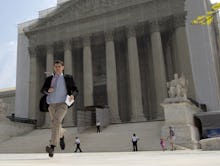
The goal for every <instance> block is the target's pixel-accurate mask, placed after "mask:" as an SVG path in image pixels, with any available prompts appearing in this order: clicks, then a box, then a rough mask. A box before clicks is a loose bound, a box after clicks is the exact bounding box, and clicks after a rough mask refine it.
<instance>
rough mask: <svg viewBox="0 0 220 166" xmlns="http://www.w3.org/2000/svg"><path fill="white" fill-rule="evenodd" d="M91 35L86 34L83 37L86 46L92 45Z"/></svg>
mask: <svg viewBox="0 0 220 166" xmlns="http://www.w3.org/2000/svg"><path fill="white" fill-rule="evenodd" d="M90 36H91V35H85V36H83V37H82V38H83V46H84V47H86V46H90V45H91V39H90Z"/></svg>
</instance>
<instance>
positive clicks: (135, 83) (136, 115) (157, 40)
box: [31, 22, 185, 126]
mask: <svg viewBox="0 0 220 166" xmlns="http://www.w3.org/2000/svg"><path fill="white" fill-rule="evenodd" d="M150 25H151V26H150V27H151V28H150V30H151V31H150V32H151V35H150V39H151V47H152V57H153V72H154V82H155V90H156V103H157V110H156V111H157V118H159V119H162V118H163V111H162V108H161V107H160V103H161V102H162V101H163V100H164V98H166V97H167V88H166V74H165V73H166V70H165V62H164V55H163V47H162V41H161V33H160V30H159V27H158V24H157V23H156V22H152V23H151V24H150ZM182 28H183V27H181V29H177V34H180V35H182V33H184V32H183V31H185V30H184V29H182ZM183 35H184V34H183ZM181 39H182V38H181ZM181 39H178V38H177V40H181ZM64 43H65V44H64V63H65V73H66V74H73V68H72V66H73V64H72V46H71V42H70V41H65V42H64ZM177 44H178V43H177ZM105 45H106V77H107V97H108V105H109V108H110V113H111V122H113V123H118V122H120V117H119V107H118V105H119V104H118V89H117V72H116V57H115V44H114V38H113V32H111V31H109V32H107V33H106V34H105ZM127 45H128V69H129V86H130V87H129V88H130V96H131V121H134V122H135V121H145V120H146V119H145V116H144V111H143V103H142V93H145V92H142V91H141V78H140V65H139V57H138V46H137V38H136V32H135V28H134V27H133V26H131V27H129V28H128V29H127ZM180 49H181V48H180ZM184 49H185V47H184ZM181 50H182V49H181ZM181 50H178V51H179V52H181ZM182 51H184V50H182ZM53 62H54V52H53V48H52V46H50V47H48V49H47V58H46V71H47V72H52V71H53ZM31 63H35V62H34V60H32V61H31ZM32 68H33V65H32ZM32 70H34V68H33V69H32ZM83 85H84V94H83V96H84V106H91V105H94V100H93V71H92V51H91V41H90V36H86V37H84V39H83ZM72 112H73V111H68V115H67V116H66V118H65V120H64V124H66V126H72V125H73V124H74V120H73V114H72ZM48 117H49V116H48V115H47V118H46V121H47V122H49V120H47V119H49V118H48Z"/></svg>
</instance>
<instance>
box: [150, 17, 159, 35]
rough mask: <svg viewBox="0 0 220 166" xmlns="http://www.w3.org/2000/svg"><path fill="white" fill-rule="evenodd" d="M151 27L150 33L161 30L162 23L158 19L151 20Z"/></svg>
mask: <svg viewBox="0 0 220 166" xmlns="http://www.w3.org/2000/svg"><path fill="white" fill-rule="evenodd" d="M149 29H150V33H153V32H160V25H159V23H158V21H156V20H153V21H149Z"/></svg>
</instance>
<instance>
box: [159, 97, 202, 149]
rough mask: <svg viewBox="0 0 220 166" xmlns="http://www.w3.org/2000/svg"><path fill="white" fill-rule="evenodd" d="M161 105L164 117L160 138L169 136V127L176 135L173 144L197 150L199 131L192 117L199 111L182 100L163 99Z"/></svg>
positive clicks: (185, 100) (187, 101)
mask: <svg viewBox="0 0 220 166" xmlns="http://www.w3.org/2000/svg"><path fill="white" fill-rule="evenodd" d="M161 105H162V107H163V108H164V115H165V124H164V126H163V127H162V133H161V134H162V137H164V138H167V137H168V136H169V126H172V127H173V128H174V131H175V135H176V141H175V144H177V145H180V146H184V147H187V148H190V149H197V148H199V143H198V141H199V131H198V129H197V127H196V126H195V125H194V118H193V117H194V114H195V113H198V112H199V111H200V109H199V108H198V107H196V106H195V105H193V104H192V103H191V102H190V101H189V100H187V99H184V98H169V99H165V101H164V103H162V104H161Z"/></svg>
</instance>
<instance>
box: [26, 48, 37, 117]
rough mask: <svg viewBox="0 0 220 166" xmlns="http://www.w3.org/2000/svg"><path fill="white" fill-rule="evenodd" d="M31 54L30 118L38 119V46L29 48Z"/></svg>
mask: <svg viewBox="0 0 220 166" xmlns="http://www.w3.org/2000/svg"><path fill="white" fill-rule="evenodd" d="M29 55H30V77H29V78H30V82H29V84H30V89H29V112H28V118H29V119H36V117H35V115H36V111H37V110H38V109H39V107H38V104H37V102H36V96H37V91H39V89H37V86H36V84H37V52H36V48H29Z"/></svg>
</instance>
